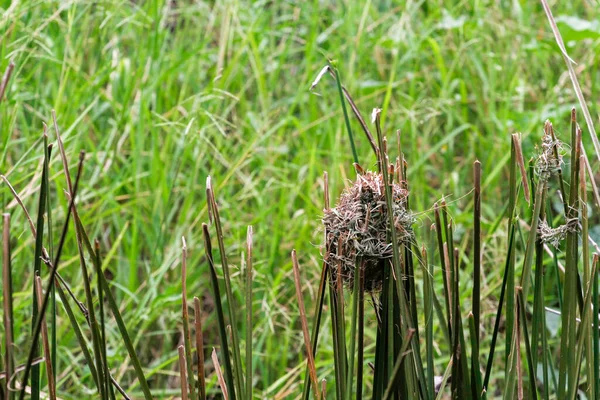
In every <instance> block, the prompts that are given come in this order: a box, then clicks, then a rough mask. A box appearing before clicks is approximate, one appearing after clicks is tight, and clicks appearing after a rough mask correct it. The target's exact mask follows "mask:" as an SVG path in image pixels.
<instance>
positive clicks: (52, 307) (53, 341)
mask: <svg viewBox="0 0 600 400" xmlns="http://www.w3.org/2000/svg"><path fill="white" fill-rule="evenodd" d="M47 131H48V128H47V127H46V124H44V133H46V132H47ZM51 152H52V144H48V135H47V134H44V157H45V158H46V160H48V162H45V163H44V169H45V170H46V171H45V172H46V173H45V178H46V188H48V189H47V190H46V208H47V211H46V219H47V220H48V223H47V226H48V243H49V246H48V248H49V249H50V252H49V253H48V254H49V256H50V259H52V258H53V257H54V237H53V234H52V199H51V197H52V196H51V195H50V192H51V191H50V170H49V164H50V154H51ZM50 298H51V304H50V331H51V332H52V336H51V340H50V347H51V363H52V369H53V370H54V374H53V376H52V378H53V379H55V381H54V382H53V384H54V386H55V387H56V375H57V374H58V369H57V365H56V348H57V341H56V286H54V285H53V286H52V294H51V296H50Z"/></svg>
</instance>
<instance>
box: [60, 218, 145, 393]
mask: <svg viewBox="0 0 600 400" xmlns="http://www.w3.org/2000/svg"><path fill="white" fill-rule="evenodd" d="M72 211H73V218H74V219H75V221H76V222H77V229H78V230H79V232H80V233H81V238H82V239H83V244H84V246H85V249H86V250H87V251H88V253H89V255H90V257H91V259H92V261H93V264H94V268H95V269H96V274H98V277H99V278H100V283H101V285H102V287H101V288H100V289H99V290H103V291H104V294H105V295H106V300H107V303H108V307H109V309H110V311H111V312H112V314H113V317H114V318H115V322H116V323H117V327H118V328H119V332H120V333H121V338H122V339H123V344H124V345H125V348H126V349H127V353H128V354H129V357H130V358H131V363H132V364H133V369H134V371H135V375H136V378H137V380H138V381H139V384H140V387H141V389H142V392H143V393H144V398H145V399H147V400H149V399H152V393H151V392H150V387H149V386H148V381H147V380H146V377H145V376H144V370H143V369H142V364H141V363H140V359H139V357H138V356H137V353H136V352H135V348H134V346H133V342H132V340H131V337H130V336H129V332H127V326H126V325H125V321H124V320H123V317H122V316H121V311H120V310H119V305H118V304H117V302H116V300H115V297H114V296H113V294H112V292H111V290H110V286H109V285H108V282H107V281H106V278H105V277H104V274H103V273H102V265H101V264H100V263H99V258H98V257H96V254H95V252H94V249H93V248H92V244H91V242H90V238H89V236H88V235H87V233H86V231H85V229H84V227H83V225H82V223H81V220H80V219H79V215H78V214H77V210H76V209H75V208H73V210H72ZM92 365H93V364H92ZM90 367H91V366H90ZM111 382H112V383H113V386H114V387H115V388H116V389H117V390H118V391H119V393H121V394H122V395H123V396H126V394H125V392H124V391H123V388H121V387H120V386H119V385H118V384H117V382H116V381H115V380H114V379H113V378H112V377H111Z"/></svg>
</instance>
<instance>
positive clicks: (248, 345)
mask: <svg viewBox="0 0 600 400" xmlns="http://www.w3.org/2000/svg"><path fill="white" fill-rule="evenodd" d="M252 238H253V232H252V226H248V231H247V232H246V396H248V397H247V398H248V399H250V400H251V399H252V383H253V379H252V377H253V369H252V330H253V329H252V273H253V271H252V240H253V239H252Z"/></svg>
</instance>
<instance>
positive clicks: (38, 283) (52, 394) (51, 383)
mask: <svg viewBox="0 0 600 400" xmlns="http://www.w3.org/2000/svg"><path fill="white" fill-rule="evenodd" d="M34 286H35V291H36V293H37V298H38V307H39V308H40V310H41V309H42V298H43V297H44V292H43V289H42V278H40V276H39V275H37V276H35V277H34ZM41 334H42V349H43V351H44V359H45V361H46V362H45V365H46V375H47V377H48V397H49V398H50V400H56V386H55V382H56V381H55V380H54V371H53V369H52V357H51V355H50V340H49V339H48V325H47V324H46V317H45V316H44V315H42V331H41Z"/></svg>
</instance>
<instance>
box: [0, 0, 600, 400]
mask: <svg viewBox="0 0 600 400" xmlns="http://www.w3.org/2000/svg"><path fill="white" fill-rule="evenodd" d="M551 6H552V7H553V12H554V15H555V16H556V17H557V19H558V21H559V28H560V29H561V32H562V34H563V37H564V39H565V42H566V43H567V50H568V51H569V54H570V56H571V57H572V58H573V59H574V60H575V61H577V63H578V65H577V66H576V71H577V73H578V76H579V80H580V82H581V85H582V87H583V90H584V95H585V96H586V99H587V100H588V103H589V106H590V111H591V112H592V116H593V117H594V118H596V116H597V107H596V99H597V98H598V95H599V94H598V90H599V89H600V87H599V83H598V82H600V79H599V74H600V70H598V68H597V66H598V62H599V61H600V60H599V56H598V54H600V51H599V49H600V23H599V22H598V21H599V18H600V11H599V10H600V8H598V3H597V2H596V1H592V0H590V1H581V2H558V1H556V2H553V3H551ZM0 10H2V12H1V13H0V71H4V70H5V69H6V67H7V65H8V63H9V61H10V60H12V61H14V63H15V65H16V68H15V71H14V74H13V77H12V79H11V81H10V85H9V87H8V89H7V92H6V98H5V99H4V101H3V102H2V103H1V104H0V139H1V140H0V173H1V174H4V175H6V177H7V178H8V179H9V180H10V182H11V183H12V185H13V186H14V187H15V189H16V190H17V192H18V193H19V194H20V195H21V197H22V198H23V200H24V202H25V205H26V206H27V208H28V209H29V210H30V212H31V214H32V217H33V218H35V217H36V210H37V198H38V196H39V187H40V173H41V165H42V160H43V148H42V141H41V137H42V129H43V123H44V122H45V123H46V124H48V126H52V120H51V110H55V111H56V114H57V118H58V126H59V128H60V130H61V132H62V135H63V139H64V140H65V145H66V150H67V155H68V156H69V157H70V159H71V164H72V165H73V166H74V165H75V164H76V159H77V154H78V153H79V151H80V150H85V151H86V162H85V166H84V177H83V179H82V184H81V189H80V191H79V196H78V204H79V211H80V214H81V218H82V221H83V223H84V224H85V225H86V226H87V227H88V231H89V233H90V234H91V236H93V237H97V238H99V240H100V243H101V247H102V252H103V254H104V259H105V265H106V266H107V269H108V271H109V272H110V275H111V278H112V286H113V291H114V293H115V296H116V297H117V299H118V301H119V302H120V305H121V312H122V314H123V316H124V319H125V321H126V323H127V326H128V328H129V329H130V333H132V336H133V339H134V342H135V344H136V348H137V350H138V353H139V354H140V357H141V359H142V362H143V365H144V367H145V369H144V370H145V372H146V374H147V377H148V378H149V382H150V384H151V387H152V388H153V394H154V395H155V396H157V397H158V398H160V397H161V396H163V397H164V398H168V397H170V396H172V395H177V393H178V382H179V381H178V379H179V378H178V372H177V371H178V366H177V345H179V344H181V342H182V339H181V334H180V332H181V322H180V319H181V318H180V307H181V298H180V296H181V277H180V251H181V250H180V249H181V237H182V236H185V238H186V240H187V243H188V251H189V259H188V276H187V278H188V293H189V294H190V296H191V295H196V296H200V297H201V298H202V299H203V306H204V310H205V321H204V323H205V327H206V332H205V346H206V348H207V349H210V348H212V347H213V346H215V347H218V345H219V342H218V337H217V333H216V323H215V316H214V313H212V309H213V304H214V301H213V300H212V297H211V293H210V291H209V275H208V265H207V263H206V260H205V259H204V257H203V254H204V251H203V245H202V229H201V224H202V223H203V222H208V215H207V209H206V195H205V180H206V177H207V176H208V175H210V176H211V177H212V179H213V182H214V185H215V190H216V194H217V201H218V203H219V205H220V207H221V216H222V218H223V220H224V222H225V226H224V228H225V232H226V237H225V241H226V244H227V245H228V256H229V259H230V262H231V263H232V264H234V265H235V267H236V269H235V270H236V271H238V269H237V268H238V267H239V266H240V264H241V254H242V252H243V246H244V241H245V233H246V226H247V225H253V227H254V231H255V249H254V257H255V260H256V265H255V269H256V275H255V280H254V293H255V297H254V304H253V310H254V316H255V319H254V324H255V327H256V328H255V335H254V343H253V348H254V354H255V360H254V365H255V371H254V380H255V388H256V389H255V396H256V398H286V397H289V398H295V396H296V395H297V394H298V393H299V387H300V385H301V383H302V376H303V374H304V365H305V364H304V357H303V347H302V344H303V342H302V336H301V331H300V329H299V320H298V308H297V303H296V301H295V299H294V296H293V295H294V284H293V278H292V272H291V259H290V252H291V250H292V249H294V248H295V249H296V250H297V251H298V254H299V257H300V263H301V267H302V274H303V278H304V279H305V285H304V293H305V296H306V298H307V309H308V310H310V311H309V312H310V313H312V303H311V301H310V300H311V298H312V297H314V291H315V290H316V286H317V285H318V276H319V273H320V262H321V255H320V250H319V245H320V243H321V242H322V231H321V230H320V225H321V224H320V218H321V215H322V208H323V201H322V197H323V180H322V174H323V171H328V173H329V181H330V186H331V187H330V190H331V197H332V199H335V198H337V196H338V195H339V193H340V192H341V190H342V189H343V188H344V186H345V185H346V184H347V180H348V179H352V178H354V176H355V173H354V169H353V167H352V155H351V151H350V144H349V143H348V140H347V135H346V132H345V127H344V123H343V116H342V113H341V107H340V102H339V98H338V95H337V91H336V88H335V83H334V81H333V80H331V79H330V78H329V77H324V78H323V80H322V81H321V83H320V84H319V86H317V88H316V89H315V92H318V94H320V96H317V95H315V94H314V93H311V92H310V91H309V87H310V85H311V83H312V81H313V79H314V78H315V76H316V75H317V73H318V72H319V70H320V69H321V68H322V67H323V66H324V65H326V63H327V61H328V60H335V61H336V62H337V65H338V67H339V70H340V74H341V77H342V81H343V83H344V84H345V86H346V87H347V88H348V90H349V91H350V93H351V94H352V96H353V97H354V100H355V101H356V103H357V105H358V107H359V108H360V109H361V111H362V113H363V115H365V116H368V115H370V112H371V110H372V109H373V108H374V107H381V108H382V109H383V113H382V120H383V124H384V127H385V128H386V131H387V133H388V137H389V140H390V148H391V149H395V148H396V144H397V143H396V134H395V132H396V129H400V130H401V141H402V148H403V151H404V153H405V157H406V159H407V161H408V163H409V165H408V182H409V186H410V191H411V207H412V209H413V210H414V211H415V212H417V213H418V224H417V238H418V239H419V240H421V241H423V240H425V241H427V240H429V239H428V238H429V233H428V232H429V226H430V225H431V220H430V218H431V216H432V214H431V212H430V211H429V210H430V209H431V207H432V206H433V204H434V202H435V201H437V200H439V199H440V198H442V196H446V198H447V201H448V202H449V204H450V209H451V210H452V214H453V217H454V220H455V222H456V226H457V235H458V236H459V237H460V242H459V246H460V247H461V248H462V249H465V251H466V252H467V253H468V247H469V243H470V240H471V239H470V235H471V232H470V231H469V230H467V229H464V228H461V221H466V220H469V219H470V218H471V213H470V211H471V206H472V200H471V197H469V196H468V194H469V193H470V190H471V188H472V178H471V174H472V172H471V165H472V162H473V161H474V160H475V159H479V160H480V161H481V162H482V169H483V180H482V181H483V205H482V214H483V233H484V243H485V244H484V264H483V265H484V276H485V279H484V280H483V283H482V284H483V288H482V291H483V294H484V298H485V299H486V300H484V302H483V304H484V309H483V312H484V314H483V319H482V321H483V324H485V325H486V326H488V325H491V324H492V323H493V318H492V315H493V313H494V312H495V309H496V302H497V295H498V287H499V285H500V283H501V271H500V269H501V268H500V267H501V265H502V263H503V262H504V251H505V247H506V243H505V242H506V236H507V234H506V228H505V224H502V223H500V224H498V223H497V222H498V219H499V218H501V217H502V215H501V212H502V210H503V208H504V205H505V198H506V192H507V190H508V187H507V184H506V181H507V175H508V167H507V162H508V160H509V155H510V154H509V153H510V151H509V149H510V134H511V133H514V132H522V133H523V144H524V153H525V155H526V157H528V156H533V151H534V145H535V143H537V142H538V141H539V137H540V136H541V133H542V126H543V122H544V121H545V120H546V119H551V120H552V121H553V122H554V125H555V128H556V130H557V132H558V133H559V135H563V137H568V133H567V132H568V126H569V125H568V121H569V113H570V109H571V107H573V106H575V105H577V101H576V98H575V96H574V94H573V91H572V86H571V82H570V80H569V77H568V74H567V73H566V69H565V65H564V62H563V59H562V56H561V55H560V53H559V51H558V48H557V46H556V45H555V42H554V39H553V37H552V35H551V32H550V29H549V27H548V24H547V20H546V18H545V15H544V13H543V10H542V6H541V4H539V3H537V2H528V1H512V2H503V1H452V2H448V1H441V0H440V1H407V2H390V1H381V2H372V1H367V2H366V3H364V4H360V5H359V4H358V3H355V2H351V1H348V2H340V3H334V2H321V1H307V2H291V1H288V2H270V1H258V2H240V1H232V0H226V1H222V2H214V3H212V2H192V1H184V0H177V1H175V0H173V1H167V2H164V1H94V2H84V1H51V2H45V1H20V2H19V1H13V2H10V1H6V0H2V1H0ZM353 127H354V129H355V136H356V138H357V146H358V152H359V158H360V160H361V164H362V165H363V167H365V168H369V169H374V168H375V157H374V156H373V154H372V152H371V149H370V147H369V145H368V142H367V141H366V139H365V138H364V136H363V135H362V133H361V132H360V127H359V125H358V124H355V123H354V121H353ZM49 134H50V140H51V141H54V140H55V135H54V133H53V129H50V131H49ZM584 138H585V140H587V139H589V138H588V134H587V133H584ZM391 153H392V154H394V156H395V154H396V152H395V151H391ZM590 159H592V157H590ZM50 170H51V176H50V183H51V186H52V202H53V204H52V222H53V228H54V231H55V233H54V235H55V240H56V238H57V237H58V230H59V228H60V227H61V226H62V223H63V221H64V217H65V210H66V208H67V200H66V198H65V196H64V195H63V189H65V188H66V182H65V179H64V174H63V171H62V166H61V161H60V157H59V155H58V151H57V149H56V148H55V151H54V153H53V157H52V161H51V164H50ZM73 173H74V172H73ZM0 199H1V202H2V211H3V212H8V213H10V214H11V217H12V224H13V225H12V237H13V241H14V243H13V246H12V248H13V249H14V250H13V254H12V260H13V261H12V263H13V270H14V271H15V275H14V277H13V279H14V283H13V285H14V287H15V299H14V301H15V316H16V320H15V330H16V332H15V333H16V338H17V345H18V351H17V355H18V360H20V362H23V361H24V358H25V357H26V350H27V348H28V343H29V336H28V333H29V332H30V318H31V293H30V292H31V287H32V275H31V273H30V271H31V270H32V267H31V265H32V264H33V254H34V252H33V246H34V238H33V237H32V236H31V234H30V232H29V228H28V224H27V221H26V218H25V215H24V214H23V212H22V211H21V209H20V208H19V207H18V205H17V204H16V202H15V201H14V200H13V198H12V195H11V194H10V192H9V190H8V188H7V186H6V185H5V184H0ZM66 244H67V246H66V248H65V252H64V257H63V262H62V263H61V266H60V272H61V274H62V275H63V276H64V277H65V278H66V279H67V280H68V281H69V282H70V283H71V284H72V287H73V288H74V290H75V293H76V294H77V295H78V296H81V297H83V287H82V286H81V280H82V277H81V276H80V270H79V268H78V263H79V260H78V254H77V249H76V244H75V240H74V235H71V236H69V238H68V240H67V243H66ZM47 246H50V243H48V244H47ZM467 268H468V267H467ZM463 276H464V278H465V279H463V281H462V282H461V288H463V289H464V290H465V292H467V291H468V290H469V288H470V282H469V280H468V269H467V271H466V272H465V274H464V275H463ZM236 279H237V281H238V283H239V284H237V285H234V292H235V293H236V294H237V295H238V300H239V302H238V303H237V304H236V309H238V310H240V312H241V311H242V305H243V301H244V300H243V292H242V287H243V286H242V284H241V282H242V280H241V278H240V277H239V276H237V275H236ZM437 284H441V281H440V282H437ZM468 307H469V298H466V299H465V300H464V308H465V309H468ZM367 317H368V318H370V319H371V320H372V328H373V329H371V330H368V331H367V332H366V337H367V343H368V345H367V347H366V358H367V361H368V359H369V357H372V350H373V347H374V337H375V333H374V332H375V316H374V313H373V311H372V309H371V308H370V307H369V311H368V313H367ZM82 320H83V318H82ZM239 320H240V321H243V318H241V317H240V318H239ZM328 323H329V322H328V319H327V320H326V322H325V324H328ZM58 326H59V329H60V330H59V332H58V335H57V336H58V345H59V349H58V357H59V362H58V371H57V375H58V382H59V395H60V397H62V398H81V396H82V395H84V394H85V395H91V394H92V393H93V382H92V380H91V377H90V375H89V370H88V369H87V368H86V367H85V365H84V362H83V359H82V356H81V353H80V351H79V349H78V347H77V343H76V340H75V338H74V336H73V333H72V332H71V331H70V329H69V324H68V321H65V320H64V316H63V315H62V314H61V313H60V311H59V320H58ZM109 327H110V324H109ZM237 328H238V329H239V330H240V331H241V330H243V329H244V326H243V325H240V326H239V327H237ZM2 333H3V331H2V329H0V335H2ZM107 333H108V342H109V361H110V363H111V366H112V368H113V370H114V372H115V378H116V379H117V380H118V381H119V382H121V383H122V384H123V386H124V387H125V388H127V389H128V391H129V392H130V393H131V394H132V395H133V396H134V397H135V396H137V395H138V394H139V392H138V391H139V387H137V384H136V381H135V376H134V374H133V373H132V367H131V365H130V363H129V358H128V357H127V353H126V350H125V349H124V347H123V345H122V343H121V342H120V337H119V333H118V331H117V330H116V328H115V327H112V328H109V331H108V332H107ZM242 337H243V336H242ZM331 346H332V343H331V338H330V337H329V336H328V335H323V339H322V342H321V344H320V350H319V356H318V357H317V360H316V361H317V368H318V372H319V377H320V378H326V379H327V380H328V381H331V380H333V365H332V361H331V360H332V359H331ZM437 362H439V369H440V371H439V374H440V375H441V373H442V372H443V368H445V365H447V362H448V355H447V354H444V352H442V351H440V357H439V359H436V363H437ZM209 371H211V370H210V368H209ZM500 371H501V369H498V379H499V380H498V385H501V379H500V378H502V374H501V373H500ZM368 384H369V383H367V385H368ZM209 386H210V387H211V391H212V393H217V385H216V376H214V374H211V375H210V378H209ZM332 393H333V392H332Z"/></svg>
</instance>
